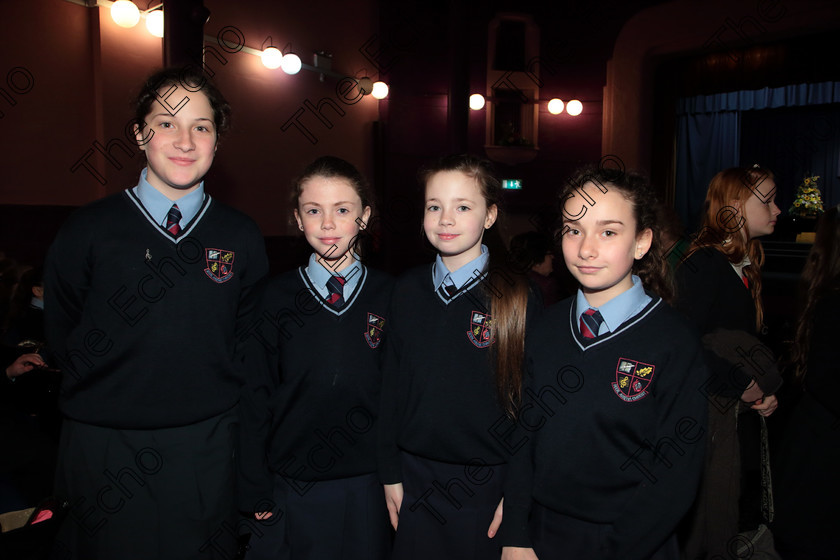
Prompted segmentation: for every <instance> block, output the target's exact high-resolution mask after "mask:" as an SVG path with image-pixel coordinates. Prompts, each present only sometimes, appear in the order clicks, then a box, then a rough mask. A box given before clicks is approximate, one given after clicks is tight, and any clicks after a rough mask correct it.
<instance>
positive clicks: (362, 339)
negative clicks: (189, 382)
mask: <svg viewBox="0 0 840 560" xmlns="http://www.w3.org/2000/svg"><path fill="white" fill-rule="evenodd" d="M360 270H361V278H360V279H359V282H358V284H357V286H356V289H355V291H354V292H353V293H352V294H345V302H346V303H345V305H344V306H343V307H342V308H341V309H339V310H336V309H334V308H333V307H331V306H329V305H328V304H327V303H326V302H325V301H324V299H323V297H321V296H320V295H319V294H318V292H317V290H316V289H315V288H314V287H313V286H311V285H310V282H309V279H308V277H307V276H306V274H305V273H304V269H303V267H301V268H300V269H296V270H293V271H290V272H288V273H285V274H283V275H281V276H278V277H277V278H274V279H272V280H270V281H267V282H266V283H265V286H264V287H263V288H262V289H261V290H260V292H261V293H260V297H259V303H258V305H257V309H256V312H255V315H254V317H253V320H252V321H251V325H250V328H249V329H247V332H246V333H245V340H244V343H243V344H242V345H241V352H240V354H241V359H242V361H243V365H244V368H243V369H245V370H246V371H247V372H248V373H247V375H248V385H247V387H246V388H245V390H244V391H243V398H242V401H243V405H244V406H243V407H242V410H241V417H242V429H241V436H240V449H241V453H240V459H239V480H240V491H239V500H238V501H239V507H240V508H241V509H242V510H243V511H258V510H261V509H263V508H262V507H261V506H259V505H258V504H259V500H263V499H267V498H271V496H272V488H273V484H274V476H275V475H279V476H282V477H284V478H285V479H286V480H287V482H288V483H289V484H290V485H292V487H293V489H294V490H295V491H297V492H299V493H300V494H304V493H305V492H306V491H307V490H308V489H309V487H311V486H312V484H314V482H315V481H318V480H333V479H340V478H346V477H351V476H358V475H361V474H367V473H374V472H376V427H375V425H376V418H377V416H378V409H379V397H380V386H381V383H382V374H381V371H380V361H381V354H382V350H383V342H384V338H385V333H386V332H388V331H389V330H390V324H389V323H390V319H389V313H388V303H389V301H390V299H391V291H392V289H393V280H392V279H391V278H390V277H389V276H387V275H385V274H383V273H381V272H377V271H375V270H371V269H368V268H366V267H361V269H360Z"/></svg>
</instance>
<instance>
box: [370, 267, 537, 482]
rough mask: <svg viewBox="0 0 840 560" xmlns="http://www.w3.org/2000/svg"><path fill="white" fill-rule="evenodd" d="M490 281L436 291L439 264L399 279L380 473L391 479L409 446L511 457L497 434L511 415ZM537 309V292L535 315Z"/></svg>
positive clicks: (453, 459) (453, 455) (447, 454)
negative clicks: (503, 396) (495, 346)
mask: <svg viewBox="0 0 840 560" xmlns="http://www.w3.org/2000/svg"><path fill="white" fill-rule="evenodd" d="M486 278H487V276H486V275H485V276H482V277H481V278H475V279H473V280H471V281H470V282H469V283H467V284H466V285H465V286H463V287H462V288H461V290H460V292H459V294H458V295H457V296H456V297H454V298H448V297H447V296H446V294H445V293H444V292H443V291H442V290H439V291H435V290H434V286H433V280H432V265H431V264H429V265H424V266H421V267H418V268H415V269H412V270H411V271H409V272H407V273H406V274H405V275H403V276H402V277H401V278H400V279H399V280H398V281H397V286H396V288H395V290H394V298H393V301H392V303H391V324H390V330H389V332H388V340H387V342H386V352H385V363H384V366H383V371H384V372H383V376H384V382H383V389H382V391H383V395H382V410H381V422H380V449H379V472H380V478H381V480H382V482H383V483H385V484H395V483H398V482H401V481H402V472H401V468H400V451H401V450H402V451H407V452H409V453H412V454H414V455H419V456H421V457H424V458H427V459H432V460H435V461H441V462H446V463H453V464H462V465H499V464H502V463H505V462H506V461H507V453H506V452H505V448H504V446H503V445H502V443H501V441H500V438H499V437H498V436H497V435H495V434H494V426H497V425H498V424H499V423H500V422H504V420H505V418H506V415H505V412H504V410H503V408H502V407H501V405H500V401H499V398H498V396H497V391H496V386H495V377H494V375H495V367H494V362H493V360H494V358H493V354H492V353H491V346H492V343H493V341H494V335H493V327H492V317H491V315H490V299H489V297H488V295H487V293H486V289H485V287H484V286H483V284H484V283H485V282H487V280H486ZM532 295H533V294H529V296H532ZM536 308H537V305H536V304H535V300H534V298H533V297H529V302H528V317H529V318H530V317H531V316H532V315H533V313H534V312H535V310H536Z"/></svg>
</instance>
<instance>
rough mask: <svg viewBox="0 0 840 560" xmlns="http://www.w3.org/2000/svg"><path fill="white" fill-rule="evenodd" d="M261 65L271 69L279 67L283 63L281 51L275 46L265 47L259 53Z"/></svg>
mask: <svg viewBox="0 0 840 560" xmlns="http://www.w3.org/2000/svg"><path fill="white" fill-rule="evenodd" d="M260 59H261V60H262V63H263V66H265V67H266V68H271V69H272V70H274V69H276V68H280V65H281V64H283V53H281V52H280V49H278V48H277V47H267V48H266V49H265V50H263V52H262V54H261V55H260Z"/></svg>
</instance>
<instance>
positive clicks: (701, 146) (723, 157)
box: [675, 82, 840, 231]
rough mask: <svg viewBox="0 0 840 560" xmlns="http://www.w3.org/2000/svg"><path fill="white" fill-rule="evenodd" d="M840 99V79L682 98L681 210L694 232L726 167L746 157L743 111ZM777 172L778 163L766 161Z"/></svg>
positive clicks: (678, 165)
mask: <svg viewBox="0 0 840 560" xmlns="http://www.w3.org/2000/svg"><path fill="white" fill-rule="evenodd" d="M828 103H840V82H823V83H819V84H797V85H790V86H784V87H778V88H763V89H758V90H752V91H734V92H728V93H718V94H713V95H698V96H695V97H685V98H681V99H679V100H678V101H677V131H676V132H677V145H676V152H677V153H676V156H677V162H676V181H675V184H676V192H675V205H676V211H677V213H678V214H679V215H680V217H681V218H682V219H683V222H684V223H685V224H686V226H687V228H688V229H689V230H690V231H693V230H696V229H697V227H698V225H699V222H700V214H701V212H702V209H703V201H704V200H705V198H706V189H707V188H708V185H709V181H710V180H711V178H712V177H713V176H714V175H715V174H716V173H717V172H718V171H720V170H722V169H725V168H727V167H733V166H736V165H752V164H753V163H756V162H752V161H749V162H742V161H741V150H740V146H741V113H742V112H743V111H759V110H763V109H776V108H781V107H798V106H804V105H823V104H828ZM761 163H762V164H763V165H766V166H767V167H768V168H770V169H771V170H772V169H773V162H761Z"/></svg>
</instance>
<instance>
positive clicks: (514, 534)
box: [502, 293, 707, 560]
mask: <svg viewBox="0 0 840 560" xmlns="http://www.w3.org/2000/svg"><path fill="white" fill-rule="evenodd" d="M648 295H650V296H651V297H652V298H653V301H651V303H649V304H648V305H647V306H646V307H645V308H644V309H643V310H642V311H641V312H640V313H638V314H637V315H636V316H634V317H631V318H630V319H628V320H627V321H626V322H625V323H624V324H623V325H621V327H619V329H618V330H617V331H616V332H613V333H609V334H606V335H603V336H601V337H599V338H598V339H596V340H595V341H594V342H592V343H590V344H589V345H586V344H585V341H584V339H583V338H582V336H581V335H580V333H579V330H578V328H577V326H576V325H575V323H576V320H575V317H576V314H575V310H574V306H575V303H574V302H575V298H574V297H572V298H569V299H567V300H565V301H563V302H561V303H559V304H557V305H555V306H553V307H552V308H550V309H549V310H547V311H546V313H545V315H544V316H543V317H542V319H541V320H540V321H539V322H538V324H537V325H535V326H534V328H533V329H532V330H531V332H530V333H529V337H528V340H527V344H526V372H527V373H526V386H525V393H524V395H523V402H522V405H521V408H520V411H519V416H518V423H517V426H516V428H515V429H511V431H510V432H509V433H508V434H507V438H506V440H505V441H506V443H507V445H508V449H509V450H510V451H511V452H512V453H513V459H512V461H511V467H510V471H509V478H510V480H509V483H508V485H507V488H508V493H507V494H506V495H505V512H504V523H503V525H502V532H503V544H504V545H505V546H520V547H530V546H531V544H530V541H529V539H528V532H527V523H528V514H529V511H530V507H531V503H532V501H535V502H539V503H540V504H542V505H543V506H545V507H548V508H550V509H552V510H554V511H556V512H559V513H561V514H564V515H568V516H571V517H574V518H577V519H581V520H584V521H588V522H591V523H601V524H606V525H609V530H608V533H607V534H608V541H609V542H610V555H609V556H608V558H614V559H621V560H634V559H644V558H648V557H649V556H650V555H651V554H652V553H653V552H654V551H656V549H657V548H658V547H659V546H660V545H662V543H663V542H664V541H665V539H666V538H667V537H668V536H669V535H670V534H671V533H672V532H673V531H674V528H675V527H676V525H677V523H678V522H679V521H680V518H681V517H682V516H683V515H684V514H685V512H686V511H687V510H688V508H689V506H690V505H691V503H692V501H693V500H694V496H695V492H696V488H697V482H698V480H699V477H700V473H701V471H702V467H703V456H704V440H705V430H706V416H707V412H706V410H707V406H706V396H705V394H704V392H703V386H704V383H705V382H706V378H707V373H706V368H705V365H704V361H703V358H702V353H701V347H700V343H699V339H698V336H697V334H696V333H695V332H694V331H693V330H692V329H691V328H690V327H689V326H688V325H687V323H686V322H685V321H684V320H683V319H682V318H681V317H680V316H678V314H677V313H676V312H675V311H673V310H672V309H671V308H670V307H668V306H667V305H666V304H665V303H664V302H662V300H661V299H659V298H658V297H657V296H656V295H654V294H650V293H649V294H648Z"/></svg>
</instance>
